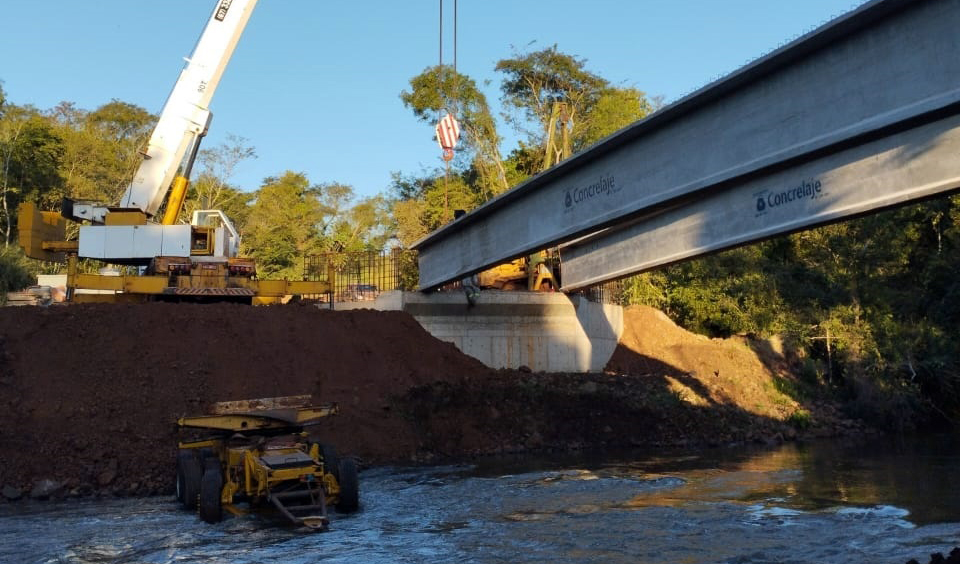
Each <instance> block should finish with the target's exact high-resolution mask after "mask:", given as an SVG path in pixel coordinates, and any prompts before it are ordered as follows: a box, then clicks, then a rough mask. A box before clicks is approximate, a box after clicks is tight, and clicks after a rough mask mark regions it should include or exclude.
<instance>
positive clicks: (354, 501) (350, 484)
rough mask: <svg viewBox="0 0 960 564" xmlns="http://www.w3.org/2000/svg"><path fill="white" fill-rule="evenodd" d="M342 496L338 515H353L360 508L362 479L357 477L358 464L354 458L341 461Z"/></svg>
mask: <svg viewBox="0 0 960 564" xmlns="http://www.w3.org/2000/svg"><path fill="white" fill-rule="evenodd" d="M337 482H338V483H339V484H340V496H339V499H337V505H336V507H337V513H353V512H354V511H356V510H357V509H359V508H360V479H359V476H358V475H357V463H356V461H354V460H353V459H352V458H344V459H343V460H341V461H340V477H339V478H337Z"/></svg>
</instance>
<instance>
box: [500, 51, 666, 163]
mask: <svg viewBox="0 0 960 564" xmlns="http://www.w3.org/2000/svg"><path fill="white" fill-rule="evenodd" d="M585 67H586V62H585V61H584V60H583V59H579V58H577V57H575V56H573V55H568V54H566V53H562V52H560V51H559V50H558V48H557V46H556V45H554V46H553V47H549V48H546V49H542V50H540V51H533V52H530V53H525V54H519V53H515V54H514V57H513V58H510V59H503V60H501V61H499V62H498V63H497V65H496V70H497V71H499V72H501V73H502V74H503V75H504V80H503V82H502V83H501V92H502V101H503V103H504V105H505V106H506V107H507V108H509V109H510V110H511V113H508V114H507V116H506V117H507V119H508V121H509V122H510V123H511V124H512V125H513V126H514V128H515V129H516V130H517V131H518V132H520V133H522V134H525V135H526V137H527V139H526V141H525V142H524V143H522V144H521V145H520V146H519V147H518V148H517V149H516V150H514V151H513V152H512V153H511V155H510V158H509V159H508V164H507V165H506V170H507V176H508V178H510V179H511V180H514V179H517V180H522V179H524V178H526V177H529V176H532V175H534V174H536V173H538V172H541V171H542V170H544V169H545V168H547V167H549V166H550V165H552V164H554V163H556V162H559V161H560V160H562V158H565V156H569V154H570V153H572V152H578V151H582V150H583V149H585V148H586V147H588V146H590V145H592V144H593V143H596V142H597V141H599V140H600V139H602V138H604V137H606V136H607V135H610V134H611V133H613V132H614V131H617V130H618V129H621V128H623V127H625V126H627V125H629V124H630V123H632V122H634V121H636V120H638V119H640V118H642V117H644V116H646V115H647V114H649V113H650V112H651V111H653V109H654V105H653V104H652V103H651V102H650V101H649V100H647V98H646V96H645V95H644V94H643V92H641V91H639V90H637V89H636V88H619V87H614V86H611V85H610V83H609V81H607V80H606V79H604V78H602V77H600V76H599V75H596V74H594V73H592V72H589V71H588V70H586V68H585Z"/></svg>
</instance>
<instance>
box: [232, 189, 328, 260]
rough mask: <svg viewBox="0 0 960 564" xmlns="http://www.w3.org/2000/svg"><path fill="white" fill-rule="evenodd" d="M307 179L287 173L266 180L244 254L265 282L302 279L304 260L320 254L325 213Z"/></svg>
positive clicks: (248, 223)
mask: <svg viewBox="0 0 960 564" xmlns="http://www.w3.org/2000/svg"><path fill="white" fill-rule="evenodd" d="M317 195H318V189H317V187H316V186H311V185H310V182H309V180H308V179H307V177H306V175H304V174H302V173H295V172H290V171H287V172H285V173H283V174H282V175H280V176H278V177H270V178H267V179H265V180H264V183H263V185H262V186H261V187H260V189H259V190H257V192H256V199H255V201H254V203H253V204H252V206H251V207H250V212H249V214H248V215H247V217H246V220H245V222H244V224H243V226H242V232H243V241H242V247H241V253H242V254H244V255H245V256H251V257H253V258H255V259H256V260H257V270H258V272H259V273H260V275H261V276H263V277H265V278H278V277H279V278H289V279H298V278H299V277H300V276H301V275H302V263H301V262H300V261H301V260H302V258H303V257H304V256H306V255H308V254H313V253H315V252H317V251H318V250H319V244H318V243H319V241H318V237H317V235H318V226H319V224H320V223H321V221H322V219H323V210H322V207H321V205H320V202H319V201H318V199H317Z"/></svg>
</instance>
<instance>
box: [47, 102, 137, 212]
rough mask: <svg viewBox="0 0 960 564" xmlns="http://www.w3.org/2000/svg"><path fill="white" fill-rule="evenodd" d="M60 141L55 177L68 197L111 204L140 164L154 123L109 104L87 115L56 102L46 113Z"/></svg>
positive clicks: (127, 108) (132, 108) (134, 110)
mask: <svg viewBox="0 0 960 564" xmlns="http://www.w3.org/2000/svg"><path fill="white" fill-rule="evenodd" d="M51 116H52V119H53V120H54V121H55V122H56V124H57V132H58V134H59V135H60V136H61V137H62V138H63V140H64V156H63V159H62V161H61V167H60V173H61V176H63V178H64V182H65V192H66V194H67V195H68V196H70V197H72V198H75V199H81V200H92V201H96V202H101V203H105V204H114V203H116V202H117V201H118V200H119V199H120V196H121V194H123V191H124V190H126V188H127V186H129V184H130V182H131V180H132V179H133V174H134V172H135V171H136V169H137V167H139V166H140V163H141V162H142V159H143V157H142V155H141V153H140V152H141V151H142V150H143V149H144V148H145V147H146V144H147V140H148V139H149V135H150V132H151V130H152V128H153V125H154V123H155V118H154V116H152V115H151V114H149V113H148V112H147V111H146V110H144V109H142V108H139V107H137V106H134V105H132V104H127V103H125V102H120V101H117V100H114V101H112V102H109V103H107V104H104V105H103V106H100V107H99V108H97V109H96V110H94V111H92V112H87V111H84V110H80V109H77V108H76V106H75V105H74V104H73V103H71V102H61V103H60V104H59V105H58V106H57V107H56V108H54V109H53V110H52V111H51Z"/></svg>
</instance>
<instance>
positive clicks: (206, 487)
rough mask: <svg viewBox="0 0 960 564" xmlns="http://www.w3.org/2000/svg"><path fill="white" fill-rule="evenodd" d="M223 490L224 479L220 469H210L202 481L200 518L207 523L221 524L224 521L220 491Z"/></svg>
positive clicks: (204, 474)
mask: <svg viewBox="0 0 960 564" xmlns="http://www.w3.org/2000/svg"><path fill="white" fill-rule="evenodd" d="M222 489H223V477H222V476H221V475H220V469H219V468H217V469H216V470H214V469H212V468H211V469H208V470H207V471H206V472H204V473H203V479H202V480H201V481H200V518H201V519H203V520H204V521H206V522H207V523H219V522H220V520H221V519H223V507H222V506H221V505H220V491H221V490H222Z"/></svg>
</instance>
